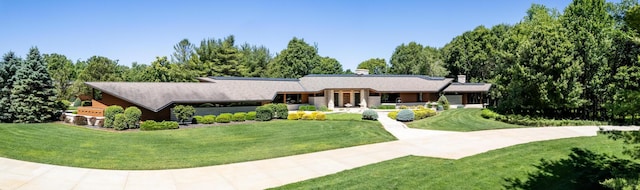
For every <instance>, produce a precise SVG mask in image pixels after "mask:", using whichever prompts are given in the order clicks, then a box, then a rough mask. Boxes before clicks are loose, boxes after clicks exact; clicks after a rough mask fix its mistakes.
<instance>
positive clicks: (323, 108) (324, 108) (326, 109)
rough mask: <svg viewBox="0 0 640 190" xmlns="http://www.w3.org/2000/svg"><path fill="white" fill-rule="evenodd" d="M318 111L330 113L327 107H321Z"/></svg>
mask: <svg viewBox="0 0 640 190" xmlns="http://www.w3.org/2000/svg"><path fill="white" fill-rule="evenodd" d="M318 111H329V108H327V106H320V107H319V108H318Z"/></svg>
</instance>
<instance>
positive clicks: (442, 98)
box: [438, 95, 450, 110]
mask: <svg viewBox="0 0 640 190" xmlns="http://www.w3.org/2000/svg"><path fill="white" fill-rule="evenodd" d="M438 105H442V107H443V108H444V110H449V106H450V105H449V100H447V97H446V96H444V95H442V96H440V98H438Z"/></svg>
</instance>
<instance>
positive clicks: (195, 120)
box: [191, 115, 204, 124]
mask: <svg viewBox="0 0 640 190" xmlns="http://www.w3.org/2000/svg"><path fill="white" fill-rule="evenodd" d="M203 119H204V117H202V116H200V115H196V116H193V119H191V124H198V123H201V122H202V120H203Z"/></svg>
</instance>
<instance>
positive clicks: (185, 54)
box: [171, 38, 195, 64]
mask: <svg viewBox="0 0 640 190" xmlns="http://www.w3.org/2000/svg"><path fill="white" fill-rule="evenodd" d="M194 49H195V45H193V44H191V42H189V40H188V39H186V38H185V39H182V40H180V42H178V44H176V45H174V46H173V50H174V52H173V54H171V62H173V63H176V64H186V63H188V62H189V59H190V58H191V55H192V54H193V52H194Z"/></svg>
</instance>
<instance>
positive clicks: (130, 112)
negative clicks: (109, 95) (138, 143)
mask: <svg viewBox="0 0 640 190" xmlns="http://www.w3.org/2000/svg"><path fill="white" fill-rule="evenodd" d="M140 116H142V111H140V109H138V108H137V107H135V106H131V107H128V108H127V109H126V110H124V117H125V118H124V119H125V122H126V123H127V128H129V129H135V128H138V127H139V126H138V122H139V121H140Z"/></svg>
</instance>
